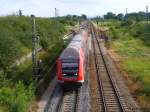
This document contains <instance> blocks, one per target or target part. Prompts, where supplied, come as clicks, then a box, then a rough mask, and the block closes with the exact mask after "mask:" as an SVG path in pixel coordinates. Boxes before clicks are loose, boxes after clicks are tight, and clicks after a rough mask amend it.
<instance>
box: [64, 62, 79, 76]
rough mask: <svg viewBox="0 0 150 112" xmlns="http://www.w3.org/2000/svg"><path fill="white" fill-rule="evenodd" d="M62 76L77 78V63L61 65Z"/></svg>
mask: <svg viewBox="0 0 150 112" xmlns="http://www.w3.org/2000/svg"><path fill="white" fill-rule="evenodd" d="M62 74H63V76H64V77H77V76H78V63H63V64H62Z"/></svg>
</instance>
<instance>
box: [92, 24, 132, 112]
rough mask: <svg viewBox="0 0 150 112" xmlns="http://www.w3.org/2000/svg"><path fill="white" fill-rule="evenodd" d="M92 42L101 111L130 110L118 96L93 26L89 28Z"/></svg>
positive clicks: (127, 111) (125, 111) (116, 111)
mask: <svg viewBox="0 0 150 112" xmlns="http://www.w3.org/2000/svg"><path fill="white" fill-rule="evenodd" d="M91 33H92V42H93V49H94V58H95V66H96V73H97V74H96V75H97V81H98V87H99V91H100V97H101V100H100V101H101V103H100V104H102V110H101V111H102V112H130V111H131V112H132V110H130V109H129V108H128V107H127V106H126V104H125V103H124V102H123V100H124V99H123V98H122V97H120V96H119V92H120V91H118V90H117V86H116V85H115V83H114V80H113V78H112V74H110V72H109V70H108V68H107V65H106V63H105V60H104V57H103V53H102V51H101V47H100V45H99V41H98V38H97V35H96V30H95V29H94V27H92V29H91Z"/></svg>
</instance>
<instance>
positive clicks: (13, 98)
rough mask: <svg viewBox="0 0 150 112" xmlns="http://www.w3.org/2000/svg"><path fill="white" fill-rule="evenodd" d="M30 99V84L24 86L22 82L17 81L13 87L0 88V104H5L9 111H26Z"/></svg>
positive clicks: (32, 90)
mask: <svg viewBox="0 0 150 112" xmlns="http://www.w3.org/2000/svg"><path fill="white" fill-rule="evenodd" d="M32 99H34V88H33V85H32V84H31V85H30V86H29V87H25V86H24V85H23V83H22V82H18V84H17V85H16V87H15V88H10V87H3V88H1V89H0V104H1V105H7V108H8V109H9V111H10V112H26V111H27V108H28V106H29V103H30V102H31V100H32Z"/></svg>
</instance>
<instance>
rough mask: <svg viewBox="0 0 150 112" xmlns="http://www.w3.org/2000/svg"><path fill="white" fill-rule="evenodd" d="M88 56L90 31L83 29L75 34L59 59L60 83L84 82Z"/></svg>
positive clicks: (58, 78)
mask: <svg viewBox="0 0 150 112" xmlns="http://www.w3.org/2000/svg"><path fill="white" fill-rule="evenodd" d="M87 58H88V32H87V31H86V30H82V31H81V33H80V34H77V35H75V36H74V38H73V39H72V41H71V42H70V44H69V45H68V47H67V48H66V49H65V50H64V51H63V52H62V54H61V55H60V57H59V58H58V60H57V80H58V82H59V83H72V82H75V83H80V84H81V83H83V82H84V78H85V75H86V66H87V64H86V63H87Z"/></svg>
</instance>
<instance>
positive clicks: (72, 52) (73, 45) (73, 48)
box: [60, 34, 83, 59]
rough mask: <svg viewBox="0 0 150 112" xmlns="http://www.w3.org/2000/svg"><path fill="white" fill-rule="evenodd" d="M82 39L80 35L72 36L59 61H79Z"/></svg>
mask: <svg viewBox="0 0 150 112" xmlns="http://www.w3.org/2000/svg"><path fill="white" fill-rule="evenodd" d="M82 44H83V38H82V36H81V34H77V35H75V36H74V38H73V39H72V41H71V42H70V44H69V45H68V46H67V48H66V49H65V50H64V51H63V52H62V54H61V55H60V59H79V49H80V48H81V47H82Z"/></svg>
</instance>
